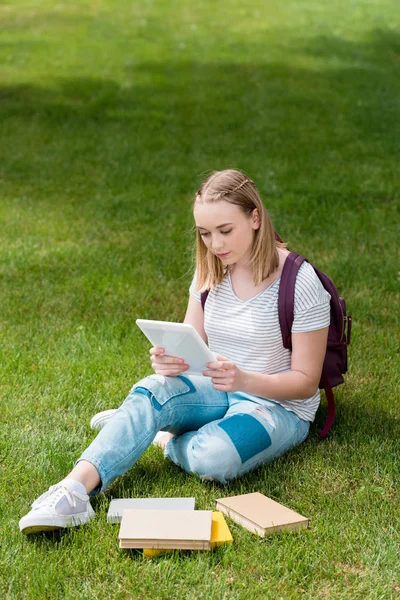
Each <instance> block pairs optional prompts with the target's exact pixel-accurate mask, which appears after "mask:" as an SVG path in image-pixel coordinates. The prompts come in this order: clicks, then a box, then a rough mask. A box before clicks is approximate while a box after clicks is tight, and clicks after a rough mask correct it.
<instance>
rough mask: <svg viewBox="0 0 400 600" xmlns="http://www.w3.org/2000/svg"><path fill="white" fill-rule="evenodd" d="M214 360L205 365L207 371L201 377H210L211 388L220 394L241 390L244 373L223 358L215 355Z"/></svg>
mask: <svg viewBox="0 0 400 600" xmlns="http://www.w3.org/2000/svg"><path fill="white" fill-rule="evenodd" d="M216 359H217V360H216V361H215V362H209V363H207V367H208V370H207V371H203V375H205V376H206V377H211V381H212V384H213V388H214V389H215V390H221V391H222V392H237V391H238V390H243V383H244V371H242V369H239V367H237V366H236V365H235V363H233V362H232V361H231V360H230V359H229V358H226V357H225V356H221V355H220V354H217V355H216Z"/></svg>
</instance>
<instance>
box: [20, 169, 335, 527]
mask: <svg viewBox="0 0 400 600" xmlns="http://www.w3.org/2000/svg"><path fill="white" fill-rule="evenodd" d="M193 214H194V220H195V223H196V229H197V234H196V235H197V240H196V271H195V275H194V279H193V281H192V284H191V286H190V296H189V303H188V307H187V312H186V316H185V323H191V324H192V325H193V326H194V327H195V328H196V329H197V331H198V332H199V334H200V335H201V336H202V338H203V339H204V340H205V341H206V342H207V343H208V345H209V347H210V349H211V350H212V351H213V352H214V353H215V354H216V360H215V362H211V363H209V364H208V365H207V370H205V371H204V373H203V376H191V377H185V371H186V370H187V369H188V367H189V365H187V364H185V363H184V361H183V359H182V358H180V357H174V356H166V355H165V352H164V350H163V348H159V347H156V348H152V349H151V350H150V354H151V363H152V367H153V369H154V371H155V374H154V375H150V376H149V377H146V378H144V379H142V380H141V381H139V382H138V383H136V384H135V385H134V387H133V388H132V390H131V392H130V394H129V396H128V397H127V399H126V400H125V402H124V403H123V404H122V406H121V407H120V408H119V409H118V410H117V411H116V412H115V414H113V415H112V418H109V419H108V420H106V422H105V424H104V427H103V428H102V430H101V431H100V433H99V434H98V436H97V437H96V439H95V440H94V441H93V442H92V444H91V445H90V446H89V447H88V448H87V449H86V450H85V452H84V453H83V454H82V456H81V457H80V459H79V460H78V461H77V463H76V464H75V466H74V468H73V470H72V471H71V473H69V475H68V476H67V477H66V478H65V479H63V480H62V481H60V482H59V483H57V484H56V485H53V486H51V487H50V489H49V490H48V491H47V492H46V493H44V494H43V495H42V496H40V498H38V500H36V502H34V503H33V505H32V510H31V511H30V512H29V513H28V514H27V515H26V516H25V517H23V518H22V519H21V521H20V529H21V531H23V532H24V533H32V532H37V531H43V530H45V529H56V528H61V527H68V526H73V525H79V524H81V523H86V522H87V521H89V520H90V519H91V518H93V517H94V512H93V509H92V507H91V505H90V502H89V496H88V494H91V495H93V494H96V493H98V492H101V491H103V490H105V489H106V488H107V487H108V486H109V485H110V484H111V483H112V482H113V481H114V480H115V479H116V478H117V477H118V476H120V475H122V474H123V473H125V472H126V471H127V470H128V469H129V468H130V467H131V466H132V465H133V464H134V463H135V462H136V461H137V460H138V458H139V457H140V456H141V454H142V453H143V452H144V451H145V450H146V448H147V447H148V446H149V445H150V444H151V442H152V440H153V439H154V436H155V435H156V433H157V432H158V431H160V430H161V431H163V432H168V433H164V434H163V435H162V437H161V438H160V439H159V443H160V445H161V446H162V447H163V448H164V454H165V456H167V457H168V458H170V459H171V460H172V461H173V462H174V463H176V464H177V465H179V466H181V467H182V468H183V469H184V470H185V471H187V472H188V473H195V474H196V475H198V476H199V477H201V478H203V479H208V480H215V481H218V482H220V483H223V484H225V483H226V482H228V481H230V480H231V479H234V478H235V477H239V476H241V475H243V474H244V473H247V472H249V471H251V470H252V469H254V468H256V467H258V466H259V465H260V464H263V463H266V462H269V461H271V460H273V459H274V458H275V457H277V456H280V455H282V454H283V453H284V452H286V451H288V450H289V449H290V448H293V447H294V446H296V445H298V444H300V443H301V442H303V441H304V440H305V439H306V437H307V435H308V431H309V427H310V422H312V421H313V420H314V416H315V413H316V410H317V408H318V404H319V390H318V383H319V380H320V376H321V371H322V365H323V360H324V356H325V350H326V343H327V335H328V326H329V321H330V304H329V302H330V296H329V294H328V293H327V292H326V291H325V290H324V288H323V287H322V285H321V283H320V281H319V279H318V277H317V276H316V274H315V273H314V270H313V268H312V267H311V266H310V265H309V264H308V263H304V264H303V265H302V266H301V268H300V270H299V273H298V276H297V280H296V286H295V304H294V323H293V327H292V346H293V348H292V352H291V353H290V352H289V350H286V349H284V348H283V345H282V339H281V331H280V326H279V318H278V290H279V282H280V275H281V272H282V268H283V265H284V262H285V259H286V257H287V255H288V253H289V252H288V250H287V249H286V247H285V245H284V244H282V243H279V242H277V241H276V240H275V238H274V230H273V226H272V223H271V219H270V217H269V215H268V213H267V211H266V209H265V208H264V205H263V203H262V201H261V198H260V195H259V193H258V191H257V188H256V186H255V184H254V183H253V181H251V180H250V179H249V178H248V177H246V176H245V175H244V174H243V173H241V172H240V171H236V170H225V171H219V172H215V173H213V174H212V175H210V176H209V177H208V178H207V179H206V180H205V181H204V183H203V184H202V185H201V187H200V189H199V191H198V192H197V194H196V197H195V201H194V206H193ZM202 290H210V292H209V295H208V298H207V301H206V303H205V307H204V311H203V308H202V305H201V300H200V292H201V291H202Z"/></svg>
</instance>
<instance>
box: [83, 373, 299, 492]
mask: <svg viewBox="0 0 400 600" xmlns="http://www.w3.org/2000/svg"><path fill="white" fill-rule="evenodd" d="M309 428H310V423H309V422H308V421H304V420H302V419H300V418H299V417H297V416H296V415H295V414H294V413H292V412H290V411H288V410H286V409H285V408H283V407H282V406H280V405H279V404H277V403H276V402H273V401H271V400H265V399H262V398H259V397H258V396H252V395H250V394H245V393H243V392H228V393H226V392H221V391H218V390H215V389H214V388H213V386H212V382H211V379H210V378H209V377H202V376H191V377H184V376H178V377H163V376H160V375H150V376H149V377H145V378H144V379H142V380H141V381H139V383H137V384H135V385H134V386H133V388H132V390H131V392H130V393H129V396H128V397H127V398H126V400H125V401H124V403H123V404H122V405H121V407H120V408H119V409H118V410H117V412H116V413H115V414H114V415H113V416H112V418H111V419H110V420H109V421H108V422H107V424H106V425H105V426H104V428H103V429H102V430H101V431H100V433H99V434H98V436H97V437H96V439H95V440H94V441H93V442H92V444H91V445H90V446H89V447H88V448H87V449H86V450H85V451H84V453H83V454H82V456H81V457H80V459H79V460H87V461H89V462H90V463H92V464H93V465H94V466H95V467H96V469H97V470H98V472H99V475H100V479H101V486H100V487H99V488H98V489H97V490H94V492H93V493H97V492H99V491H103V490H105V489H106V488H107V487H108V486H109V485H110V484H111V483H112V482H113V481H114V480H115V479H116V478H117V477H118V476H120V475H122V474H123V473H126V471H127V470H128V469H129V468H130V467H131V466H132V465H133V464H134V463H135V462H136V461H137V460H138V458H139V457H140V456H141V455H142V454H143V452H144V451H145V450H146V448H148V446H149V445H150V444H151V442H152V440H153V438H154V436H155V435H156V433H157V432H158V431H159V430H164V431H170V432H171V433H174V434H176V437H175V438H172V439H171V440H170V441H169V442H168V444H167V446H166V448H165V452H164V454H165V456H167V457H168V458H170V459H171V460H172V461H173V462H174V463H175V464H177V465H179V466H180V467H182V468H183V469H184V470H185V471H187V472H188V473H195V474H196V475H198V476H199V477H201V478H202V479H208V480H215V481H218V482H220V483H223V484H225V483H227V482H228V481H230V480H231V479H234V478H235V477H240V476H241V475H243V474H244V473H248V472H249V471H251V470H252V469H255V468H256V467H258V466H259V465H261V464H263V463H266V462H270V461H272V460H273V459H274V458H276V457H278V456H280V455H282V454H284V453H285V452H286V451H288V450H289V449H290V448H293V447H294V446H297V445H298V444H300V443H301V442H303V441H304V440H305V439H306V437H307V435H308V432H309Z"/></svg>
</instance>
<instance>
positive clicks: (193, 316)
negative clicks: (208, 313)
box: [183, 296, 207, 344]
mask: <svg viewBox="0 0 400 600" xmlns="http://www.w3.org/2000/svg"><path fill="white" fill-rule="evenodd" d="M183 322H184V323H189V325H193V327H194V328H195V329H196V331H197V332H198V333H199V335H200V337H202V338H203V340H204V341H205V343H206V344H207V335H206V332H205V331H204V311H203V309H202V307H201V302H198V301H197V300H196V299H195V298H193V296H189V302H188V306H187V309H186V315H185V319H184V321H183Z"/></svg>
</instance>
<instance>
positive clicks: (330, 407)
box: [319, 377, 336, 438]
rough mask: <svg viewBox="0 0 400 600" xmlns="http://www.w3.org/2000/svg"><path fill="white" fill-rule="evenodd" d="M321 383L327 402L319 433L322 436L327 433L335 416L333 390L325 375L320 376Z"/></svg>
mask: <svg viewBox="0 0 400 600" xmlns="http://www.w3.org/2000/svg"><path fill="white" fill-rule="evenodd" d="M321 383H322V385H323V387H324V390H325V396H326V400H327V402H328V414H327V415H326V421H325V425H324V426H323V428H322V430H321V431H320V433H319V437H321V438H324V437H326V436H327V435H328V433H329V431H330V429H331V427H332V425H333V422H334V420H335V417H336V404H335V396H334V395H333V390H332V388H331V386H330V385H329V383H328V382H327V380H326V379H325V377H322V378H321Z"/></svg>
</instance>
